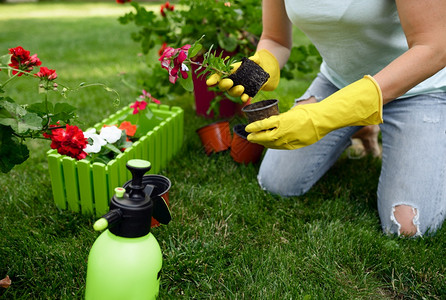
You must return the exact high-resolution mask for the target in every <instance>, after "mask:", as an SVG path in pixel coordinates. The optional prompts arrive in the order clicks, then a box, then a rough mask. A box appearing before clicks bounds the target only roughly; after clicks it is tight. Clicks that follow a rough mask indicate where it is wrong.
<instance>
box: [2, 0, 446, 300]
mask: <svg viewBox="0 0 446 300" xmlns="http://www.w3.org/2000/svg"><path fill="white" fill-rule="evenodd" d="M155 9H156V7H155ZM126 10H128V6H118V5H117V4H115V3H114V2H113V3H84V4H82V3H71V2H70V3H67V4H62V3H33V4H0V53H6V52H7V49H8V48H11V47H15V46H18V45H21V46H23V47H24V48H25V49H29V50H30V51H31V52H32V53H38V55H39V58H40V59H41V60H42V61H43V62H45V63H44V64H45V65H47V66H48V67H50V68H54V69H56V70H57V73H58V75H59V81H60V82H63V83H66V84H68V85H71V86H75V85H77V84H79V83H81V82H102V83H105V84H107V85H108V86H110V87H112V88H114V89H116V90H117V91H118V92H119V93H120V94H121V102H120V103H119V105H118V106H117V105H116V103H115V102H114V98H113V95H111V94H110V93H107V92H106V91H104V90H103V89H101V88H92V89H89V90H85V91H83V92H81V93H79V94H78V95H77V94H76V95H74V97H71V98H70V101H73V104H74V105H75V106H77V107H78V108H79V109H78V114H79V116H80V121H81V122H82V128H84V129H86V128H88V127H89V126H91V125H93V124H95V123H96V122H98V121H100V120H102V119H103V118H105V117H106V116H107V115H109V114H111V113H113V112H114V111H116V110H117V109H118V108H120V107H122V106H124V105H127V104H129V103H130V102H132V101H133V100H134V97H135V96H136V95H137V94H135V92H134V91H133V90H132V89H131V88H129V87H128V86H127V85H125V84H123V81H122V79H123V78H125V79H126V80H127V81H128V82H136V81H137V79H138V76H140V74H141V70H142V69H143V67H144V64H143V63H142V62H141V57H140V56H139V55H138V53H139V45H138V44H136V43H135V42H133V41H132V40H131V39H130V32H131V31H132V29H131V27H130V26H123V25H120V24H119V23H118V22H117V17H118V16H119V15H121V14H123V13H124V11H126ZM53 12H57V13H53ZM295 35H296V41H299V42H302V43H307V42H308V41H307V40H306V39H304V38H303V37H302V35H301V34H300V33H297V32H296V33H295ZM0 76H1V75H0ZM310 79H311V78H310V76H305V77H304V76H302V77H299V78H297V79H296V80H294V81H282V83H281V87H280V88H279V89H278V90H277V91H276V92H274V93H273V94H272V95H273V96H274V97H277V98H279V99H280V100H281V109H287V108H288V107H289V106H290V105H291V103H292V99H293V98H294V97H296V96H299V93H301V92H303V90H304V89H305V88H306V87H307V86H308V84H309V83H310ZM33 95H35V93H31V92H30V91H27V90H26V86H25V85H22V84H17V85H16V86H15V95H14V98H15V99H16V100H18V101H19V99H22V100H20V101H23V103H27V102H30V101H32V100H30V97H33ZM19 97H20V98H19ZM167 99H168V97H167V95H166V99H160V100H162V101H163V100H164V103H166V104H169V105H179V106H181V107H183V108H184V110H185V136H184V146H183V148H182V149H181V151H180V153H179V154H178V155H177V156H175V157H174V158H173V160H172V161H171V162H170V163H169V165H168V167H167V168H165V169H164V170H162V172H161V174H163V175H165V176H167V177H169V178H170V179H171V181H172V184H173V185H172V188H171V190H170V202H171V210H172V214H173V220H172V222H171V223H170V224H169V225H168V226H161V227H158V228H155V229H154V230H152V232H153V234H154V235H155V236H156V238H157V240H158V242H159V243H160V246H161V249H162V252H163V256H164V261H163V269H162V277H161V290H160V299H178V298H183V299H393V298H396V299H445V297H446V278H445V274H446V259H445V257H446V242H445V238H446V229H444V228H443V229H441V230H440V231H439V232H438V233H437V235H435V236H433V237H426V238H419V239H403V238H395V237H387V236H385V235H383V234H382V232H381V229H380V224H379V219H378V213H377V209H376V186H377V182H378V176H379V172H380V161H379V160H377V159H373V158H364V159H360V160H351V159H348V158H347V157H346V156H343V157H342V158H341V159H340V160H339V161H338V162H337V163H336V164H335V166H334V167H333V168H332V169H331V170H330V171H329V172H328V173H327V174H326V175H325V176H324V177H323V178H322V179H321V180H320V182H319V183H318V184H316V185H315V186H314V188H313V189H312V190H311V191H310V192H309V193H307V194H306V195H304V196H301V197H292V198H278V197H274V196H272V195H269V194H268V193H266V192H264V191H263V190H261V189H260V188H259V186H258V184H257V181H256V174H257V170H258V167H259V166H258V165H248V166H244V165H238V164H236V163H235V162H233V160H232V158H231V157H230V156H229V153H221V154H219V155H213V156H210V157H207V156H205V155H204V151H203V148H202V146H201V143H200V141H199V138H198V135H197V134H196V132H195V130H196V129H197V128H199V127H200V126H203V125H205V124H206V123H209V122H211V121H213V120H209V119H204V118H203V117H198V116H196V115H195V112H194V109H193V98H192V96H191V95H188V94H185V95H184V96H182V97H176V98H175V99H170V98H169V99H170V100H167ZM239 121H240V120H237V119H232V120H231V122H232V123H235V122H239ZM29 146H30V148H31V150H32V151H31V157H30V159H29V160H28V161H27V162H26V163H24V164H22V165H20V166H18V167H16V168H14V169H13V170H12V171H11V172H10V173H8V174H1V175H0V191H1V194H0V279H1V278H3V277H4V276H6V275H9V276H10V278H11V279H12V285H11V287H10V288H9V289H2V288H0V299H82V297H83V293H84V290H85V276H86V266H87V258H88V252H89V250H90V248H91V246H92V244H93V242H94V240H95V239H96V237H97V236H98V233H96V232H94V231H93V228H92V224H93V223H94V221H95V218H93V217H91V216H83V215H80V214H77V213H72V212H69V211H61V210H59V209H57V208H56V207H55V205H54V202H53V198H52V192H51V183H50V178H49V174H48V167H47V160H46V157H45V152H46V151H47V150H48V149H49V142H47V141H38V142H37V141H33V142H30V143H29ZM116 278H117V283H118V284H119V274H116Z"/></svg>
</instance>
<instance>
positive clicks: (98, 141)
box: [84, 128, 107, 153]
mask: <svg viewBox="0 0 446 300" xmlns="http://www.w3.org/2000/svg"><path fill="white" fill-rule="evenodd" d="M84 138H86V139H89V140H90V139H91V140H92V141H93V144H91V145H90V144H87V147H85V149H84V151H85V152H87V153H98V152H99V151H101V147H102V146H104V145H105V144H107V142H106V141H105V140H104V139H103V138H101V137H100V136H99V135H98V134H97V133H96V129H94V128H92V129H89V130H87V131H85V132H84Z"/></svg>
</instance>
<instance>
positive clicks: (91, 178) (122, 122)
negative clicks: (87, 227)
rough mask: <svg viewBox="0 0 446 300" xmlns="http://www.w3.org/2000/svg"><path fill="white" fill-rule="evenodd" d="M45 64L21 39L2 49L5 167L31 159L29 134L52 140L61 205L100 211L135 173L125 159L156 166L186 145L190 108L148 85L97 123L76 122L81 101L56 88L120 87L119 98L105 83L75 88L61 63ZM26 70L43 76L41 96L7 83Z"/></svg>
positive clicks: (0, 120) (0, 119) (1, 152)
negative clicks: (74, 102) (21, 93)
mask: <svg viewBox="0 0 446 300" xmlns="http://www.w3.org/2000/svg"><path fill="white" fill-rule="evenodd" d="M41 64H42V62H41V61H40V59H39V58H38V57H37V54H34V55H31V53H30V51H28V50H25V49H23V48H22V47H20V46H18V47H15V48H10V49H9V53H8V54H6V55H4V56H1V57H0V80H1V81H0V170H1V171H2V172H3V173H7V172H9V171H10V170H11V169H12V168H13V167H14V166H15V165H19V164H22V163H23V162H24V161H26V160H27V158H28V156H29V150H28V147H27V144H26V143H25V141H26V140H29V139H47V140H51V145H50V147H51V148H52V150H50V151H48V153H47V157H48V165H49V171H50V176H51V183H52V188H53V196H54V200H55V202H56V205H57V206H58V207H60V208H70V209H72V210H74V211H80V210H82V211H83V212H84V211H85V212H88V213H93V212H96V213H97V214H98V215H99V214H101V213H103V212H105V211H106V210H107V208H108V200H109V198H110V195H111V192H112V191H113V189H114V188H115V187H117V186H121V185H122V184H124V183H125V182H126V181H127V180H128V179H129V174H128V171H127V170H126V168H125V163H126V161H128V160H130V159H133V158H141V159H146V160H149V161H150V162H151V163H152V172H157V171H159V170H160V169H161V168H162V167H164V166H165V165H166V164H167V162H168V161H169V159H170V158H172V156H173V155H174V154H175V153H176V152H177V151H178V150H179V148H180V147H181V144H182V140H183V136H182V135H183V110H182V109H181V108H179V107H169V106H167V105H161V104H160V102H159V101H158V100H157V99H155V98H154V97H153V96H152V95H150V94H149V93H148V92H146V91H143V94H142V95H141V96H139V97H138V98H137V100H136V101H135V102H134V103H132V104H131V105H128V106H126V107H124V108H122V109H120V110H119V111H117V112H116V113H115V114H112V115H111V116H109V117H108V118H105V119H104V120H102V121H101V122H99V123H97V124H96V125H95V126H94V127H93V128H91V129H87V130H85V131H83V130H81V129H80V128H79V127H78V126H76V125H74V123H75V122H76V120H77V115H76V113H75V111H76V108H75V107H73V106H71V105H70V104H68V103H65V102H62V101H57V102H56V103H54V104H53V101H51V100H50V95H52V93H57V94H59V95H61V96H62V98H63V97H68V95H69V94H70V92H72V91H75V90H79V89H83V88H86V87H91V86H102V87H104V88H105V89H106V90H107V91H111V92H114V93H115V94H116V96H117V98H118V99H117V102H118V103H119V101H120V99H119V95H118V93H117V92H116V91H114V90H113V89H111V88H109V87H107V86H105V85H103V84H99V83H98V84H84V83H82V84H80V85H79V86H78V87H76V88H75V89H71V88H69V87H67V86H65V85H62V84H60V83H57V82H56V80H57V79H58V74H57V73H56V71H55V70H54V69H49V68H47V67H43V66H41ZM5 71H6V72H5ZM24 77H28V78H29V79H31V81H32V80H33V79H35V80H38V81H39V84H38V86H39V97H42V101H41V102H35V103H32V104H19V103H17V102H16V101H14V100H13V97H12V96H11V95H13V94H14V93H12V92H11V90H9V91H8V88H9V87H10V86H11V83H12V82H13V81H15V80H19V79H20V78H24ZM3 78H5V79H4V80H3ZM36 90H37V89H36ZM21 100H22V101H21V102H23V99H21ZM58 100H60V97H59V98H58ZM50 147H49V148H50ZM81 207H82V208H81Z"/></svg>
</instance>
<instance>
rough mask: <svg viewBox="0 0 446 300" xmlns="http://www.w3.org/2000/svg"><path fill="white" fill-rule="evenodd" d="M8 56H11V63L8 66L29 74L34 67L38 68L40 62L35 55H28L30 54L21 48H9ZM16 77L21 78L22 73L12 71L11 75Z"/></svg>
mask: <svg viewBox="0 0 446 300" xmlns="http://www.w3.org/2000/svg"><path fill="white" fill-rule="evenodd" d="M9 54H11V63H10V64H8V66H10V67H12V68H14V69H18V70H22V71H24V72H27V73H29V72H31V71H32V70H33V68H34V67H37V66H40V65H41V64H42V62H41V61H40V59H38V58H37V54H34V55H31V56H30V55H29V54H30V52H29V51H28V50H25V49H23V48H22V47H21V46H18V47H15V48H10V49H9ZM17 73H19V75H18V76H22V75H23V73H21V72H18V71H15V70H13V71H12V74H13V75H16V74H17Z"/></svg>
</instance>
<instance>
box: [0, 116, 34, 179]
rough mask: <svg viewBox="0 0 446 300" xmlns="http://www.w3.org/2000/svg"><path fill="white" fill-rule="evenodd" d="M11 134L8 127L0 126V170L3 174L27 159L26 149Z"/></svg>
mask: <svg viewBox="0 0 446 300" xmlns="http://www.w3.org/2000/svg"><path fill="white" fill-rule="evenodd" d="M12 133H13V131H12V129H11V128H10V127H8V126H2V125H0V170H1V171H2V172H3V173H8V172H9V171H10V170H11V169H12V168H14V166H16V165H19V164H21V163H23V162H24V161H26V160H27V159H28V157H29V150H28V148H27V147H26V146H25V145H24V144H22V143H21V142H20V141H19V140H18V139H17V138H15V137H13V135H12Z"/></svg>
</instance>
